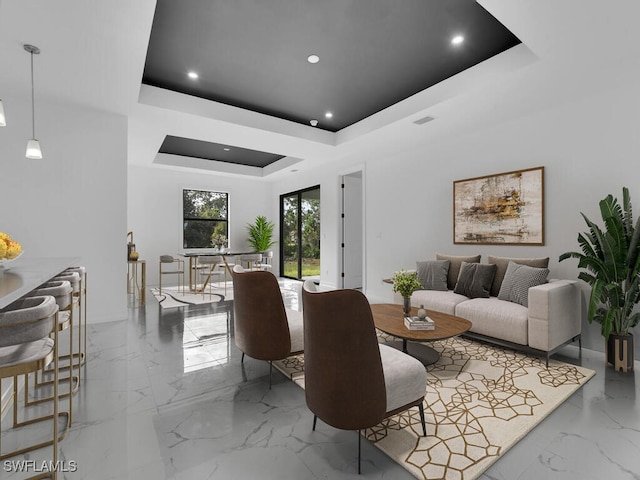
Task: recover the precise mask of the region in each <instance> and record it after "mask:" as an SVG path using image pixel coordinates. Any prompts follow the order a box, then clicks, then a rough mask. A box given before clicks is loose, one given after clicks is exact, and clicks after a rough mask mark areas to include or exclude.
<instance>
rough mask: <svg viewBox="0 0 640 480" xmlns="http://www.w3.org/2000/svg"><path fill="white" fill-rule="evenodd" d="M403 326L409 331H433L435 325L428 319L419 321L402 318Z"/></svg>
mask: <svg viewBox="0 0 640 480" xmlns="http://www.w3.org/2000/svg"><path fill="white" fill-rule="evenodd" d="M404 326H405V327H407V328H408V329H409V330H435V329H436V323H435V322H434V321H433V320H431V319H430V318H429V317H425V318H424V320H421V319H420V318H418V317H404Z"/></svg>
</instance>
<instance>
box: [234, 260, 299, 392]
mask: <svg viewBox="0 0 640 480" xmlns="http://www.w3.org/2000/svg"><path fill="white" fill-rule="evenodd" d="M232 275H233V305H234V328H235V333H234V338H235V342H236V345H237V347H238V348H239V349H240V351H242V360H241V362H244V356H245V354H247V355H249V356H250V357H252V358H255V359H258V360H266V361H268V362H269V388H271V373H272V371H273V364H272V362H273V361H274V360H282V359H284V358H287V357H288V356H290V355H294V354H297V353H301V352H302V351H303V350H304V348H303V336H304V334H303V328H302V313H300V312H296V311H295V310H290V309H286V308H285V306H284V301H283V300H282V293H281V291H280V286H279V285H278V279H277V278H276V277H275V275H274V274H273V273H271V272H266V271H253V272H251V271H245V270H244V269H243V268H242V267H241V266H240V265H236V266H235V267H233V271H232Z"/></svg>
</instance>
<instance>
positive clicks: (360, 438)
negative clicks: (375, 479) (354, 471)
mask: <svg viewBox="0 0 640 480" xmlns="http://www.w3.org/2000/svg"><path fill="white" fill-rule="evenodd" d="M361 443H362V435H361V433H360V430H358V475H360V454H361V450H362V447H361V446H360V444H361Z"/></svg>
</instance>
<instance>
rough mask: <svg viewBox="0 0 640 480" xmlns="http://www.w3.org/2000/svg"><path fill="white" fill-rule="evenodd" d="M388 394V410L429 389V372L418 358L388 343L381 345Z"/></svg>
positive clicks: (415, 398) (421, 394)
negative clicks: (427, 372)
mask: <svg viewBox="0 0 640 480" xmlns="http://www.w3.org/2000/svg"><path fill="white" fill-rule="evenodd" d="M379 347H380V360H382V371H383V374H384V386H385V391H386V394H387V412H392V411H393V410H395V409H397V408H400V407H402V406H404V405H406V404H408V403H411V402H413V401H415V400H417V399H418V398H421V397H424V395H425V391H426V390H427V374H426V373H425V371H424V365H423V364H422V363H421V362H420V361H419V360H417V359H415V358H413V357H412V356H410V355H407V354H406V353H403V352H401V351H400V350H397V349H395V348H393V347H390V346H388V345H379Z"/></svg>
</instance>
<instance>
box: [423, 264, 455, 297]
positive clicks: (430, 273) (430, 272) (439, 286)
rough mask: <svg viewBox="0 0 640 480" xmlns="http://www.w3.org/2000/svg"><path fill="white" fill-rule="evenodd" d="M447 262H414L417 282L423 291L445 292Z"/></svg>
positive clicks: (447, 271) (447, 270)
mask: <svg viewBox="0 0 640 480" xmlns="http://www.w3.org/2000/svg"><path fill="white" fill-rule="evenodd" d="M449 264H450V262H449V260H430V261H426V262H416V270H417V271H418V280H419V281H420V283H421V284H422V287H423V288H424V289H425V290H447V274H448V273H449Z"/></svg>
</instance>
